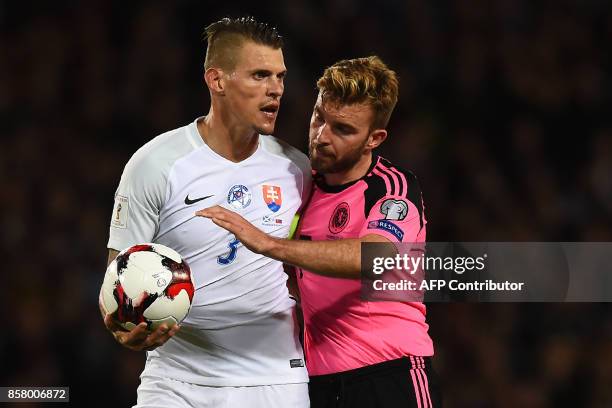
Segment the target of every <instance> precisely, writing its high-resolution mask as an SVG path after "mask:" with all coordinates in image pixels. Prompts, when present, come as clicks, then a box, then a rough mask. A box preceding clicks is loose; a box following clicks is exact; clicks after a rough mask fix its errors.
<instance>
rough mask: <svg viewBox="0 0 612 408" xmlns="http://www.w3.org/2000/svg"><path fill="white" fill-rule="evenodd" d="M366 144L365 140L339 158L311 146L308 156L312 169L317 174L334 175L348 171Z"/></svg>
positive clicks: (361, 153)
mask: <svg viewBox="0 0 612 408" xmlns="http://www.w3.org/2000/svg"><path fill="white" fill-rule="evenodd" d="M366 143H367V140H365V141H364V142H363V144H361V145H360V146H357V147H356V148H355V149H353V150H350V151H348V152H347V153H346V154H344V155H343V156H342V157H340V158H338V157H337V156H336V155H333V154H331V153H327V152H325V151H323V152H321V150H320V149H317V148H316V146H313V145H311V146H310V147H309V155H310V163H311V165H312V168H313V170H315V171H316V172H317V173H319V174H335V173H343V172H345V171H348V170H350V169H351V168H353V166H355V164H356V163H357V162H358V161H359V160H360V159H361V156H362V155H363V148H364V146H365V145H366Z"/></svg>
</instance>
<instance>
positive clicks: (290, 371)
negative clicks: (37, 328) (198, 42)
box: [105, 18, 311, 408]
mask: <svg viewBox="0 0 612 408" xmlns="http://www.w3.org/2000/svg"><path fill="white" fill-rule="evenodd" d="M206 38H207V40H208V48H207V52H206V60H205V63H204V68H205V73H204V79H205V81H206V85H207V86H208V88H209V91H210V96H211V106H210V110H209V112H208V114H207V115H206V116H204V117H201V118H198V119H196V120H195V121H194V122H192V123H190V124H188V125H186V126H183V127H180V128H178V129H175V130H172V131H170V132H167V133H164V134H162V135H160V136H157V137H156V138H154V139H153V140H151V141H150V142H148V143H147V144H145V145H144V146H143V147H142V148H140V149H139V150H138V151H137V152H136V153H135V154H134V155H133V156H132V158H131V159H130V161H129V162H128V163H127V165H126V167H125V170H124V172H123V175H122V177H121V181H120V183H119V187H118V189H117V192H116V195H115V207H114V209H113V215H112V220H111V226H110V238H109V241H108V248H109V263H110V261H111V260H112V259H114V257H115V256H116V254H117V252H118V251H121V250H123V249H124V248H127V247H129V246H132V245H135V244H138V243H144V242H155V243H160V244H163V245H166V246H168V247H171V248H173V249H175V250H176V251H178V252H179V253H180V254H181V255H182V256H183V258H185V260H186V261H187V262H188V263H189V265H190V267H191V271H192V277H193V280H194V285H195V288H196V291H195V295H194V298H193V304H192V307H191V311H190V312H189V314H188V316H187V318H186V319H185V321H184V322H183V323H182V325H181V328H180V330H179V328H178V327H173V328H169V327H165V326H162V327H160V328H158V329H157V330H156V331H154V332H152V333H151V332H149V331H148V330H147V328H146V324H144V323H143V324H141V325H140V326H137V327H136V328H134V329H133V330H132V331H129V332H127V331H123V330H121V329H120V328H119V327H118V326H117V325H116V324H115V323H114V322H113V319H112V317H111V316H110V315H106V316H105V324H106V326H107V327H108V328H109V330H110V331H111V332H112V333H113V335H114V337H115V339H116V340H117V341H118V342H119V343H120V344H122V345H123V346H125V347H127V348H129V349H132V350H146V351H147V360H146V364H145V368H144V370H143V372H142V375H141V385H140V386H139V388H138V401H137V407H153V406H155V407H187V406H189V407H232V408H233V407H255V408H257V407H261V408H275V407H279V408H280V407H308V405H309V401H308V387H307V381H308V375H307V373H306V369H305V367H304V357H303V352H302V349H301V345H300V343H299V339H298V329H297V327H296V324H295V318H294V314H295V302H294V300H293V299H292V298H291V297H290V296H289V293H288V290H287V287H286V279H287V277H286V275H285V273H284V272H283V268H282V264H281V263H280V262H278V261H275V260H272V259H270V258H267V257H264V256H261V255H258V254H255V253H253V252H251V251H249V250H248V249H247V248H245V247H244V246H242V245H241V244H240V242H238V241H237V240H236V239H235V237H234V236H233V235H231V234H230V233H229V232H227V231H226V230H224V229H222V228H219V227H218V226H216V225H215V224H214V223H212V222H211V221H210V220H203V219H202V218H196V217H194V211H195V208H194V207H195V204H196V203H198V205H215V204H217V205H221V206H225V207H227V208H232V209H233V210H234V211H237V212H238V213H240V214H241V215H242V216H244V217H245V218H246V219H248V220H249V221H250V222H252V223H253V224H255V225H258V226H260V227H261V228H262V229H263V230H264V231H266V232H267V233H269V234H271V235H272V236H275V237H286V236H287V235H288V233H289V228H290V225H291V220H292V218H293V216H294V214H295V213H296V212H297V211H298V209H299V208H300V207H301V205H302V202H303V201H305V199H306V197H308V194H309V190H310V184H311V170H310V165H309V161H308V158H307V157H306V156H305V155H303V154H302V153H300V152H299V151H297V150H296V149H294V148H292V147H291V146H289V145H287V144H285V143H283V142H281V141H280V140H278V139H276V138H274V137H273V136H269V135H270V134H272V133H273V131H274V124H275V121H276V115H277V113H278V109H279V106H280V99H281V97H282V95H283V79H284V77H285V73H286V69H285V65H284V61H283V54H282V49H281V47H282V39H281V37H280V36H279V35H278V33H277V31H276V29H274V28H271V27H269V26H268V25H266V24H262V23H258V22H257V21H255V20H254V19H252V18H240V19H229V18H225V19H223V20H221V21H218V22H216V23H213V24H211V25H210V26H208V27H207V28H206Z"/></svg>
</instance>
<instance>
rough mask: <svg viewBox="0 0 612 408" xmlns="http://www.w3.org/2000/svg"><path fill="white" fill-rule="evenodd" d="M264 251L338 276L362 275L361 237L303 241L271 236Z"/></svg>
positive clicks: (278, 257) (310, 268) (299, 265)
mask: <svg viewBox="0 0 612 408" xmlns="http://www.w3.org/2000/svg"><path fill="white" fill-rule="evenodd" d="M263 255H266V256H268V257H270V258H274V259H277V260H279V261H282V262H285V263H288V264H291V265H295V266H298V267H300V268H303V269H306V270H308V271H311V272H314V273H317V274H319V275H324V276H330V277H335V278H359V275H360V269H361V241H360V240H359V239H342V240H337V241H304V240H289V239H280V238H271V240H270V245H269V248H268V249H266V250H265V251H264V252H263Z"/></svg>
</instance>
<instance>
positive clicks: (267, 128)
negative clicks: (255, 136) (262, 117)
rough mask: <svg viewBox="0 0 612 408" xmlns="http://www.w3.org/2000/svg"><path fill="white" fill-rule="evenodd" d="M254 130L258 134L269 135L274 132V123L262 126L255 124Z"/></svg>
mask: <svg viewBox="0 0 612 408" xmlns="http://www.w3.org/2000/svg"><path fill="white" fill-rule="evenodd" d="M255 131H256V132H257V133H259V134H260V135H271V134H274V124H272V125H263V126H255Z"/></svg>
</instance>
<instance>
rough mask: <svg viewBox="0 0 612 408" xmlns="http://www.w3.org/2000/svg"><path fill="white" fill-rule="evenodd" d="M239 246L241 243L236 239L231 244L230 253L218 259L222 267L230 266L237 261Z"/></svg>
mask: <svg viewBox="0 0 612 408" xmlns="http://www.w3.org/2000/svg"><path fill="white" fill-rule="evenodd" d="M238 245H240V241H238V240H237V239H236V238H234V239H233V240H232V241H231V242H230V243H229V244H228V246H229V249H230V250H229V252H228V253H227V254H225V255H222V256H218V257H217V263H218V264H220V265H229V264H231V263H232V262H234V261H235V260H236V253H237V252H238Z"/></svg>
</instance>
